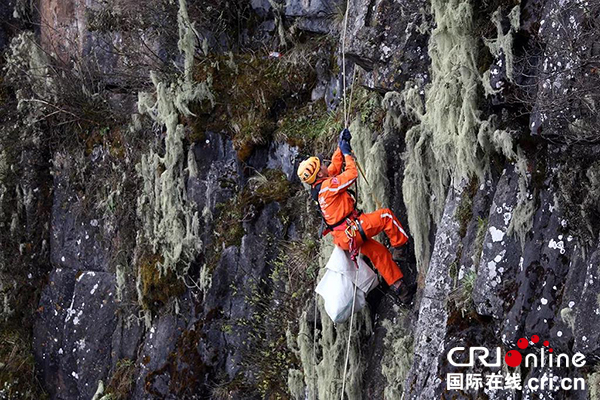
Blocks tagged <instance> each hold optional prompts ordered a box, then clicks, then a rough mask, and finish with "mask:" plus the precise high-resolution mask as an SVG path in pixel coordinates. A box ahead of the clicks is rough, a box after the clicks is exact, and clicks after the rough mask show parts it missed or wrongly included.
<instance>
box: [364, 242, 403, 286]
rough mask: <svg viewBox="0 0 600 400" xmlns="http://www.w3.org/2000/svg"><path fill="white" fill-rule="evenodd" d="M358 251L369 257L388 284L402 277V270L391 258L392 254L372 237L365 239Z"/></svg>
mask: <svg viewBox="0 0 600 400" xmlns="http://www.w3.org/2000/svg"><path fill="white" fill-rule="evenodd" d="M360 252H361V253H362V254H364V255H365V256H367V257H369V259H370V260H371V262H372V263H373V265H374V266H375V268H377V270H378V271H379V273H380V274H381V276H383V279H385V281H386V282H387V284H388V285H390V286H391V285H393V284H394V283H396V282H398V280H399V279H400V278H402V276H403V275H402V271H400V268H399V267H398V265H397V264H396V263H395V262H394V260H392V255H391V254H390V252H389V251H388V249H386V248H385V246H384V245H382V244H381V243H379V242H378V241H376V240H374V239H367V241H366V242H364V243H363V244H362V246H361V247H360Z"/></svg>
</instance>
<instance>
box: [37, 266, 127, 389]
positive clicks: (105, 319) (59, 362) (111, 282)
mask: <svg viewBox="0 0 600 400" xmlns="http://www.w3.org/2000/svg"><path fill="white" fill-rule="evenodd" d="M114 297H115V279H114V276H113V275H112V274H108V273H103V272H94V271H87V272H83V273H81V272H80V273H75V272H74V271H72V270H69V269H56V270H55V271H54V272H53V273H52V274H51V276H50V283H49V284H48V285H47V286H46V288H45V289H44V292H43V294H42V298H41V301H40V310H41V311H40V314H39V316H38V318H37V320H36V329H35V335H34V350H35V353H36V359H37V360H38V363H39V365H40V367H41V371H42V375H43V376H45V377H46V378H47V379H45V382H47V383H48V386H47V389H48V391H50V393H51V395H52V397H53V398H91V397H92V396H93V395H94V393H95V391H96V388H97V385H98V380H101V379H105V378H106V376H107V375H108V372H109V370H110V368H111V366H112V365H113V360H112V354H111V344H112V335H113V333H114V331H115V328H116V324H117V318H116V315H115V311H116V305H115V301H114Z"/></svg>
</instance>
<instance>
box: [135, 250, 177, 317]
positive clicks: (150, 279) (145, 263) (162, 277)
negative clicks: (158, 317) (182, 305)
mask: <svg viewBox="0 0 600 400" xmlns="http://www.w3.org/2000/svg"><path fill="white" fill-rule="evenodd" d="M162 262H163V257H162V256H160V255H157V254H150V255H147V256H145V257H142V259H141V261H140V264H139V274H140V278H141V294H142V299H141V300H142V306H143V307H144V308H145V309H146V310H150V311H154V312H156V311H158V310H159V309H160V308H161V307H162V306H164V305H165V304H167V302H168V301H169V300H170V299H171V298H177V297H179V296H181V295H182V294H183V293H184V292H185V285H184V283H183V282H182V281H181V280H180V279H178V278H177V275H176V274H175V272H174V271H173V270H171V269H168V270H167V272H166V273H163V274H161V273H160V270H159V268H158V266H159V264H160V263H162Z"/></svg>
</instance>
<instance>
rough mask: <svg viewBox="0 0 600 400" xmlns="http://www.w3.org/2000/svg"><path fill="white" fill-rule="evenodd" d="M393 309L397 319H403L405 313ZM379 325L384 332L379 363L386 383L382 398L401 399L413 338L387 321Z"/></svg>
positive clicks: (410, 358) (395, 307) (410, 363)
mask: <svg viewBox="0 0 600 400" xmlns="http://www.w3.org/2000/svg"><path fill="white" fill-rule="evenodd" d="M394 309H395V311H396V312H397V313H398V315H397V317H396V318H397V319H400V320H401V319H404V318H405V315H406V311H404V310H400V308H399V307H398V306H394ZM381 325H382V326H383V327H384V328H385V330H386V334H385V338H384V339H383V344H384V346H385V353H384V354H383V360H382V361H381V373H382V374H383V376H384V377H385V379H386V380H387V383H388V384H387V386H386V387H385V389H384V398H386V399H401V398H402V393H403V391H404V387H403V385H404V382H405V380H406V375H407V374H408V372H409V371H410V368H411V366H412V362H413V338H412V336H411V335H410V334H409V333H408V332H407V331H406V330H404V329H402V328H401V327H399V326H398V324H396V323H394V322H392V321H390V320H388V319H386V320H384V321H382V323H381Z"/></svg>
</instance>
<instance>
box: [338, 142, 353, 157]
mask: <svg viewBox="0 0 600 400" xmlns="http://www.w3.org/2000/svg"><path fill="white" fill-rule="evenodd" d="M338 146H339V147H340V150H341V151H342V154H343V155H345V156H347V155H349V154H352V147H350V142H349V141H347V140H343V139H342V140H340V141H339V143H338Z"/></svg>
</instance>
